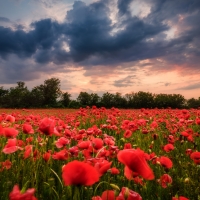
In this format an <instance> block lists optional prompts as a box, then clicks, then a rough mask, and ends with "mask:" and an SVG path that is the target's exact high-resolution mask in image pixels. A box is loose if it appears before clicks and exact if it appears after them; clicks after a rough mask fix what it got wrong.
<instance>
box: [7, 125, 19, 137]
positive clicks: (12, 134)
mask: <svg viewBox="0 0 200 200" xmlns="http://www.w3.org/2000/svg"><path fill="white" fill-rule="evenodd" d="M4 135H5V136H6V137H16V136H17V135H18V131H17V130H16V129H14V128H10V127H8V128H4Z"/></svg>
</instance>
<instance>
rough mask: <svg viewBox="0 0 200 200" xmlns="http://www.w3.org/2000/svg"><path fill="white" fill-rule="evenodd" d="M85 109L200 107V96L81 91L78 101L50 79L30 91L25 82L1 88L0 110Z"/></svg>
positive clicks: (57, 81) (55, 80)
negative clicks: (99, 93)
mask: <svg viewBox="0 0 200 200" xmlns="http://www.w3.org/2000/svg"><path fill="white" fill-rule="evenodd" d="M86 106H97V107H106V108H111V107H116V108H168V107H171V108H198V107H200V97H199V98H198V99H194V98H191V99H189V100H186V99H185V98H184V96H182V95H181V94H162V93H161V94H152V93H150V92H143V91H139V92H136V93H134V92H131V93H128V94H125V95H124V96H123V95H122V94H121V93H119V92H116V93H115V94H112V93H109V92H105V93H103V95H102V97H100V96H99V95H98V94H97V93H91V94H89V93H88V92H80V93H79V95H78V97H77V99H76V100H72V99H71V94H69V93H68V92H62V91H61V89H60V80H59V79H58V78H50V79H47V80H45V81H44V84H41V85H39V86H35V87H34V88H33V89H32V90H31V91H29V90H28V88H27V87H26V86H25V83H24V82H17V86H16V87H11V88H10V89H8V90H7V89H4V88H3V87H0V107H1V108H68V107H69V108H79V107H86Z"/></svg>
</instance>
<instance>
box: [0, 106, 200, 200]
mask: <svg viewBox="0 0 200 200" xmlns="http://www.w3.org/2000/svg"><path fill="white" fill-rule="evenodd" d="M199 183H200V110H197V109H191V110H178V109H174V110H173V109H163V110H159V109H140V110H119V109H116V108H112V109H105V108H96V107H92V108H89V107H88V108H80V109H79V110H73V109H72V110H69V109H29V110H27V109H21V110H20V109H19V110H14V109H1V110H0V200H7V199H9V200H35V199H38V200H46V199H48V200H54V199H55V200H66V199H73V200H79V199H81V200H84V199H85V200H101V199H102V200H106V199H107V200H141V199H143V200H156V199H158V200H187V199H190V200H199V199H200V184H199Z"/></svg>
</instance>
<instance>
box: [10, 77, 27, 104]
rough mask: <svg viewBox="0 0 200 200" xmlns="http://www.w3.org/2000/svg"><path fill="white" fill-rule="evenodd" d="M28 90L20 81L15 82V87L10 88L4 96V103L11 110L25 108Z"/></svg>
mask: <svg viewBox="0 0 200 200" xmlns="http://www.w3.org/2000/svg"><path fill="white" fill-rule="evenodd" d="M28 95H29V90H28V88H27V87H26V86H25V83H24V82H22V81H19V82H17V86H16V87H11V88H10V89H9V93H8V94H7V95H6V102H7V105H8V107H11V108H27V107H28V106H29V102H28Z"/></svg>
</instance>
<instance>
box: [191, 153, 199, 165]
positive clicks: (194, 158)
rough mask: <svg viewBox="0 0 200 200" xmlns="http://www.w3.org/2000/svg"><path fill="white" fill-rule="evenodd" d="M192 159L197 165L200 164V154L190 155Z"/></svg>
mask: <svg viewBox="0 0 200 200" xmlns="http://www.w3.org/2000/svg"><path fill="white" fill-rule="evenodd" d="M190 158H191V159H192V160H193V161H194V163H195V164H197V165H199V164H200V152H198V151H197V152H193V153H191V154H190Z"/></svg>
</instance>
